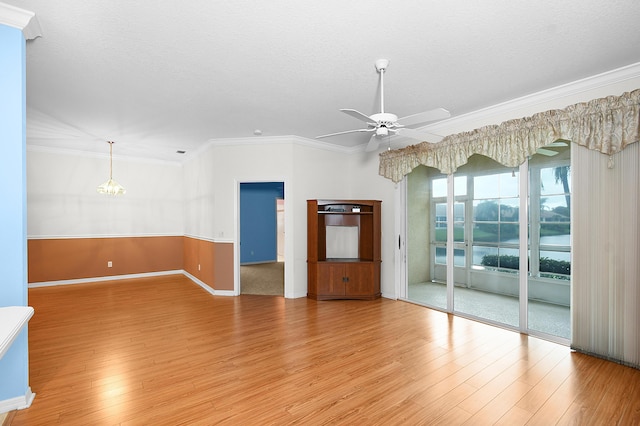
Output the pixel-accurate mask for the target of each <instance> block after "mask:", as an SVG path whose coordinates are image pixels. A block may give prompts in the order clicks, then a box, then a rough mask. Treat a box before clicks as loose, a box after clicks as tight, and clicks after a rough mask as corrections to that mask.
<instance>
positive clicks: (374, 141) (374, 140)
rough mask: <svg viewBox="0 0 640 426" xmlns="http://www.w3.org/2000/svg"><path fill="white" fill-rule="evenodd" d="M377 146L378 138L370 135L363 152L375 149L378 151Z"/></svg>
mask: <svg viewBox="0 0 640 426" xmlns="http://www.w3.org/2000/svg"><path fill="white" fill-rule="evenodd" d="M379 144H380V138H378V137H377V136H376V134H375V133H374V134H373V135H371V139H369V142H368V143H367V146H366V148H365V149H364V150H365V151H366V152H371V151H375V150H376V149H378V145H379Z"/></svg>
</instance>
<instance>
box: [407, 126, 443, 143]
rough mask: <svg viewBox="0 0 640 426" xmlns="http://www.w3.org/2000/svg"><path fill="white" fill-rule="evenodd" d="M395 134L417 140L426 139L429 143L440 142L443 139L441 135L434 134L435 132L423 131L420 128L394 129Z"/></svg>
mask: <svg viewBox="0 0 640 426" xmlns="http://www.w3.org/2000/svg"><path fill="white" fill-rule="evenodd" d="M396 134H397V135H400V136H406V137H408V138H411V139H416V140H419V141H427V142H430V143H436V142H440V141H441V140H442V139H443V138H442V136H440V135H436V134H435V133H429V132H424V131H422V130H414V129H407V128H406V127H401V128H399V129H396Z"/></svg>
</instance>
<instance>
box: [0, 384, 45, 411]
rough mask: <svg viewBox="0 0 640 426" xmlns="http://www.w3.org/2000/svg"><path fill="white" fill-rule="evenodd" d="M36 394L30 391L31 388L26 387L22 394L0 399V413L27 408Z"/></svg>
mask: <svg viewBox="0 0 640 426" xmlns="http://www.w3.org/2000/svg"><path fill="white" fill-rule="evenodd" d="M35 397H36V394H35V393H33V392H31V388H27V393H25V394H24V395H23V396H17V397H15V398H9V399H5V400H3V401H0V413H8V412H9V411H13V410H23V409H25V408H29V407H30V406H31V403H32V402H33V398H35Z"/></svg>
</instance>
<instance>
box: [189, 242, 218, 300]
mask: <svg viewBox="0 0 640 426" xmlns="http://www.w3.org/2000/svg"><path fill="white" fill-rule="evenodd" d="M214 245H215V243H214V242H212V241H206V240H200V239H197V238H191V237H184V252H183V259H184V270H185V271H186V272H188V273H189V274H191V275H193V276H194V277H196V278H197V279H199V280H200V281H202V282H203V283H205V284H206V285H208V286H209V287H211V288H215V287H214V283H215V280H214V262H213V259H214Z"/></svg>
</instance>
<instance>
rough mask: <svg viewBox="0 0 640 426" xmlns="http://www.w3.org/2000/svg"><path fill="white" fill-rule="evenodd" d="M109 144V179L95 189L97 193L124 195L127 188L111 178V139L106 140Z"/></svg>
mask: <svg viewBox="0 0 640 426" xmlns="http://www.w3.org/2000/svg"><path fill="white" fill-rule="evenodd" d="M107 143H108V144H109V180H107V181H106V182H105V183H103V184H102V185H98V188H96V191H98V193H99V194H107V195H124V194H125V193H126V192H127V190H126V189H124V187H123V186H122V185H120V184H119V183H118V182H116V181H115V180H113V143H114V142H113V141H107Z"/></svg>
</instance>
